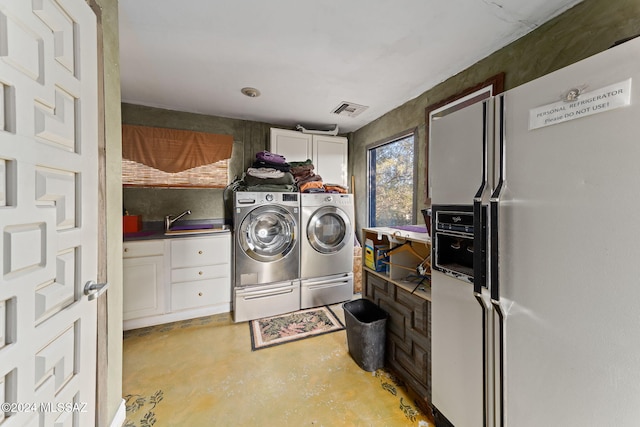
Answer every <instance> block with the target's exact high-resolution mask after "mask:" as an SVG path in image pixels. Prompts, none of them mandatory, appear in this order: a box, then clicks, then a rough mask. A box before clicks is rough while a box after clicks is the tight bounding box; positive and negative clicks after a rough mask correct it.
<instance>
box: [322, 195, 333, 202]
mask: <svg viewBox="0 0 640 427" xmlns="http://www.w3.org/2000/svg"><path fill="white" fill-rule="evenodd" d="M324 201H325V202H331V201H333V197H331V196H327V197H325V198H324Z"/></svg>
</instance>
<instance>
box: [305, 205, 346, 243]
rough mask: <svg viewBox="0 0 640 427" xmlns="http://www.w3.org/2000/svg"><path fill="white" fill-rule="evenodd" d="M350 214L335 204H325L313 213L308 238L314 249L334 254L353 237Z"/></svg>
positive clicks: (308, 227)
mask: <svg viewBox="0 0 640 427" xmlns="http://www.w3.org/2000/svg"><path fill="white" fill-rule="evenodd" d="M352 234H353V233H352V231H351V221H350V220H349V216H347V214H346V213H345V212H344V211H343V210H342V209H340V208H337V207H335V206H323V207H321V208H320V209H318V210H317V211H315V212H314V213H313V215H312V216H311V218H309V222H308V223H307V239H308V240H309V244H310V245H311V247H312V248H313V249H315V250H316V251H318V252H320V253H322V254H333V253H335V252H338V251H339V250H340V249H342V248H343V247H344V246H345V245H346V244H347V243H350V242H349V240H350V239H352Z"/></svg>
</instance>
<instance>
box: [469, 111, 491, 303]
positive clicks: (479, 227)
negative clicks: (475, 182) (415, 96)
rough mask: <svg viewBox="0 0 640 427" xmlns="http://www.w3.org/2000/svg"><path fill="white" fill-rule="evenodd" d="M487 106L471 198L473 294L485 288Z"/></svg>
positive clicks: (483, 113) (483, 115)
mask: <svg viewBox="0 0 640 427" xmlns="http://www.w3.org/2000/svg"><path fill="white" fill-rule="evenodd" d="M488 120H489V117H488V105H487V102H483V103H482V179H481V182H480V188H478V191H477V192H476V194H475V196H474V197H473V248H474V250H473V292H474V293H475V294H480V293H481V292H482V287H483V286H484V287H486V286H487V251H486V248H487V242H486V235H487V234H486V229H487V225H486V209H485V208H484V206H483V205H482V198H483V196H484V193H485V191H486V189H487V179H488V177H487V159H488V152H487V150H488V147H489V144H488V139H489V129H488Z"/></svg>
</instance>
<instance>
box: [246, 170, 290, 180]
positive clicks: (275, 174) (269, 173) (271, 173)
mask: <svg viewBox="0 0 640 427" xmlns="http://www.w3.org/2000/svg"><path fill="white" fill-rule="evenodd" d="M284 174H285V173H284V172H282V171H279V170H277V169H273V168H249V169H247V175H251V176H254V177H256V178H282V177H283V176H284Z"/></svg>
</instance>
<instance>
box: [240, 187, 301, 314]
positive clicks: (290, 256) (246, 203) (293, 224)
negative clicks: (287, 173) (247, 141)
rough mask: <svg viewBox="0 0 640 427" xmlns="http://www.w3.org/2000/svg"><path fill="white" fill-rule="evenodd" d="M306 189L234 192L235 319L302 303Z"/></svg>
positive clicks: (291, 308) (281, 310)
mask: <svg viewBox="0 0 640 427" xmlns="http://www.w3.org/2000/svg"><path fill="white" fill-rule="evenodd" d="M299 197H300V194H299V193H275V192H274V193H264V192H236V193H235V194H234V239H233V240H234V245H233V247H234V256H233V258H234V267H233V272H234V274H233V277H234V278H233V282H234V301H233V306H234V320H235V321H236V322H240V321H245V320H252V319H257V318H261V317H266V316H273V315H276V314H282V313H288V312H291V311H296V310H298V309H299V308H300V280H299V277H300V241H299V240H300V239H299V220H300V200H299Z"/></svg>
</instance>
